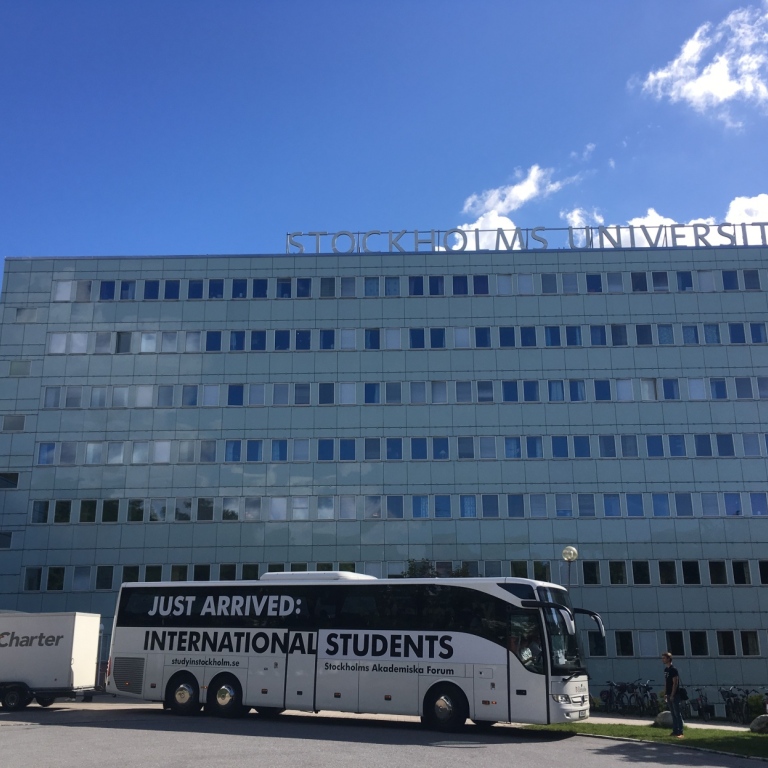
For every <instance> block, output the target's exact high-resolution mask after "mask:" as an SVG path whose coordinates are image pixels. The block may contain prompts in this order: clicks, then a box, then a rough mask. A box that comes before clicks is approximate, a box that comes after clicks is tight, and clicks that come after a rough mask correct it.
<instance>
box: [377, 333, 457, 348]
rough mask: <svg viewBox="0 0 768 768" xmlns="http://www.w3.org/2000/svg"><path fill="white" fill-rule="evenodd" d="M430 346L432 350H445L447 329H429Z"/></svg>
mask: <svg viewBox="0 0 768 768" xmlns="http://www.w3.org/2000/svg"><path fill="white" fill-rule="evenodd" d="M429 346H430V347H431V348H432V349H445V328H430V329H429ZM387 347H389V344H387Z"/></svg>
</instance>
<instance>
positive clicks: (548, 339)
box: [544, 325, 560, 347]
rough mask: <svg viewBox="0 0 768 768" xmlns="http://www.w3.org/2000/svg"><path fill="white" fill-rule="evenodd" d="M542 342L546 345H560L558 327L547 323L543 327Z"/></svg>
mask: <svg viewBox="0 0 768 768" xmlns="http://www.w3.org/2000/svg"><path fill="white" fill-rule="evenodd" d="M544 342H545V344H546V345H547V346H548V347H559V346H560V327H559V326H557V325H548V326H546V327H545V328H544Z"/></svg>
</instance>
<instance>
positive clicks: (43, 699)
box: [35, 696, 56, 707]
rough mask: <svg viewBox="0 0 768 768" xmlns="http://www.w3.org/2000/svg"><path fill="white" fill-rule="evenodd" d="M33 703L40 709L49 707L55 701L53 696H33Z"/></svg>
mask: <svg viewBox="0 0 768 768" xmlns="http://www.w3.org/2000/svg"><path fill="white" fill-rule="evenodd" d="M35 701H36V702H37V703H38V704H39V705H40V706H41V707H50V706H51V704H53V702H54V701H56V699H55V698H54V697H53V696H35Z"/></svg>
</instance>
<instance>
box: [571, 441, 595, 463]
mask: <svg viewBox="0 0 768 768" xmlns="http://www.w3.org/2000/svg"><path fill="white" fill-rule="evenodd" d="M573 455H574V456H575V457H576V458H577V459H588V458H590V456H591V455H592V450H591V447H590V442H589V435H574V436H573Z"/></svg>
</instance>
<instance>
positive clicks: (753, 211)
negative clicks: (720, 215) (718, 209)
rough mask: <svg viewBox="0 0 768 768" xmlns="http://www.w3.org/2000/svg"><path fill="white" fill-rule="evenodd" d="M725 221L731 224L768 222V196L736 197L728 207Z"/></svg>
mask: <svg viewBox="0 0 768 768" xmlns="http://www.w3.org/2000/svg"><path fill="white" fill-rule="evenodd" d="M725 220H726V221H728V222H730V223H731V224H741V223H742V222H744V223H747V224H748V223H749V222H752V221H760V222H763V221H768V195H766V194H762V195H755V196H754V197H735V198H734V199H733V200H731V204H730V205H729V206H728V213H726V214H725Z"/></svg>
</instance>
